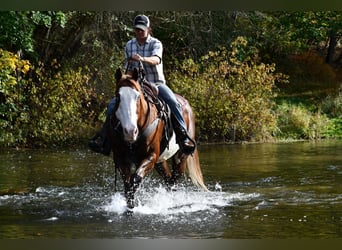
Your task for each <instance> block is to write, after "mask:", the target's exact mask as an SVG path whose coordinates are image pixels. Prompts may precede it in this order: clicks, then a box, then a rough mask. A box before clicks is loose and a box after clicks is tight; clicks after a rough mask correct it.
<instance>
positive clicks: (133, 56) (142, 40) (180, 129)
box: [89, 15, 196, 155]
mask: <svg viewBox="0 0 342 250" xmlns="http://www.w3.org/2000/svg"><path fill="white" fill-rule="evenodd" d="M133 25H134V30H135V38H133V39H131V40H129V41H128V42H127V43H126V46H125V58H126V69H127V73H128V74H129V73H130V72H131V71H133V69H134V68H139V63H140V62H142V64H143V66H144V72H145V79H146V80H147V81H148V82H149V83H150V84H155V85H156V86H157V88H158V96H159V97H160V98H161V99H163V100H164V101H165V102H166V103H167V104H168V105H169V106H170V109H171V112H172V114H173V115H174V117H175V124H173V125H174V130H175V133H176V141H177V143H178V144H179V146H180V148H181V150H182V151H183V152H184V153H186V154H191V153H192V152H193V151H194V150H195V147H196V145H195V144H194V143H193V141H192V140H189V136H188V134H187V129H186V124H185V121H184V118H183V116H182V110H181V107H180V104H179V103H178V102H177V99H176V97H175V95H174V93H173V92H172V91H171V89H170V88H169V87H168V86H167V85H166V81H165V77H164V73H163V61H162V54H163V45H162V43H161V42H160V41H159V40H158V39H157V38H155V37H152V35H151V31H152V30H151V28H150V20H149V18H148V17H147V16H145V15H138V16H136V17H135V18H134V21H133ZM115 103H116V98H113V99H112V100H111V102H110V103H109V105H108V110H107V118H106V121H105V124H104V126H103V128H102V130H101V131H100V132H99V133H97V135H95V137H94V138H92V139H91V140H90V141H89V147H90V148H91V149H93V150H94V151H95V152H99V153H103V154H105V155H109V153H110V150H111V148H110V142H109V139H108V138H107V136H106V135H107V131H108V129H109V116H110V114H111V113H112V112H114V107H115ZM98 137H101V138H102V139H103V141H102V145H99V144H98V143H97V142H96V139H97V138H98Z"/></svg>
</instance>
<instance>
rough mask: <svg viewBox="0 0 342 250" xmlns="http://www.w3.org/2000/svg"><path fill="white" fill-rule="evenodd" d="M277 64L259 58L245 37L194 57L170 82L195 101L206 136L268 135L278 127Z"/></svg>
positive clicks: (253, 137) (241, 137)
mask: <svg viewBox="0 0 342 250" xmlns="http://www.w3.org/2000/svg"><path fill="white" fill-rule="evenodd" d="M274 71H275V67H274V65H266V64H263V63H260V62H258V54H257V50H256V49H255V48H254V47H252V46H248V44H247V41H246V39H245V38H243V37H238V38H237V39H236V40H235V41H233V42H232V44H231V47H230V48H229V49H228V48H225V47H222V48H220V49H219V50H217V51H212V52H209V53H208V55H206V56H203V57H202V58H201V60H200V62H199V63H198V64H196V63H194V62H193V61H192V60H191V59H189V60H186V61H184V62H183V63H182V64H181V65H180V70H178V71H175V72H173V73H171V74H170V77H169V78H170V82H169V84H170V85H171V86H172V88H173V89H174V90H175V91H176V92H179V93H181V94H183V95H184V96H186V97H187V99H188V100H189V101H190V103H191V105H192V106H193V108H194V110H195V114H196V117H197V128H198V134H199V136H200V137H202V138H203V139H209V138H210V139H211V140H213V139H215V138H216V139H219V140H222V139H224V140H230V141H241V140H257V141H259V140H266V139H269V138H270V137H271V136H272V133H273V132H274V130H275V128H276V117H275V115H274V113H273V112H272V109H273V107H274V104H275V103H274V97H275V91H274V82H275V80H276V79H278V78H279V75H276V74H275V73H274Z"/></svg>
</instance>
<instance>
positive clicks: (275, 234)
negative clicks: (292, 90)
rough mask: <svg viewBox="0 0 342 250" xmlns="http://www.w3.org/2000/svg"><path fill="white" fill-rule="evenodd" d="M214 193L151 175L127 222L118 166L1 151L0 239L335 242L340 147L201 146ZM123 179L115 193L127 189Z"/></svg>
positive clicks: (71, 156)
mask: <svg viewBox="0 0 342 250" xmlns="http://www.w3.org/2000/svg"><path fill="white" fill-rule="evenodd" d="M199 151H200V160H201V165H202V169H203V174H204V177H205V181H206V183H207V186H208V188H209V190H210V192H202V191H200V190H196V189H195V188H194V187H193V186H192V185H189V184H188V183H187V182H186V181H185V183H183V185H180V186H179V187H177V189H176V190H175V191H172V192H167V191H166V190H165V188H164V187H163V186H162V185H161V180H160V179H159V177H158V176H157V175H156V174H154V173H153V174H152V175H151V176H149V177H148V178H146V179H145V181H144V182H143V184H142V187H141V188H140V190H139V191H138V193H137V195H136V207H135V208H134V215H133V216H131V217H128V216H126V215H125V214H124V211H125V199H124V197H123V194H122V192H121V191H120V190H119V191H118V192H114V191H113V190H114V169H113V163H112V160H111V158H109V157H104V156H101V155H98V154H94V153H92V152H89V151H88V150H87V149H78V150H75V151H71V150H65V151H64V150H58V151H53V150H20V151H16V150H13V151H12V150H9V151H2V152H0V157H1V163H0V221H1V222H0V238H240V239H241V238H336V237H341V236H342V185H341V183H342V182H341V181H342V142H341V141H327V142H316V143H289V144H281V143H279V144H259V145H201V146H200V148H199ZM121 186H122V183H121V181H119V182H118V187H120V188H121Z"/></svg>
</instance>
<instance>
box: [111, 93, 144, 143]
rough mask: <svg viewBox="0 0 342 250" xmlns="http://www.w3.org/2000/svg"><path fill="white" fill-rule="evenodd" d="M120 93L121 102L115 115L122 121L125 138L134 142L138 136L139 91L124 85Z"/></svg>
mask: <svg viewBox="0 0 342 250" xmlns="http://www.w3.org/2000/svg"><path fill="white" fill-rule="evenodd" d="M119 94H120V103H119V107H118V109H117V110H116V112H115V115H116V117H117V118H118V119H119V120H120V122H121V126H122V129H123V134H124V138H125V140H126V141H127V142H130V143H133V142H135V141H136V139H137V137H138V126H137V119H138V115H137V100H138V97H139V92H138V91H137V90H135V89H132V88H130V87H122V88H120V90H119Z"/></svg>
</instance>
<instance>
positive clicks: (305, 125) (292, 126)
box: [276, 102, 330, 140]
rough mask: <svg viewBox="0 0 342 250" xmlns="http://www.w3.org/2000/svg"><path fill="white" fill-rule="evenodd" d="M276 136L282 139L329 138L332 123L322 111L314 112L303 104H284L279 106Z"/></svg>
mask: <svg viewBox="0 0 342 250" xmlns="http://www.w3.org/2000/svg"><path fill="white" fill-rule="evenodd" d="M276 112H277V116H278V119H277V126H278V132H277V134H276V136H277V137H278V138H280V139H294V140H299V139H304V140H309V139H310V140H312V139H321V138H324V137H326V136H327V129H328V127H329V124H330V121H329V119H328V118H327V116H326V115H325V114H322V113H321V112H320V111H316V112H312V111H310V110H309V108H308V107H305V106H303V105H301V104H298V105H295V104H289V103H286V102H283V103H282V104H279V105H278V106H277V110H276Z"/></svg>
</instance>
